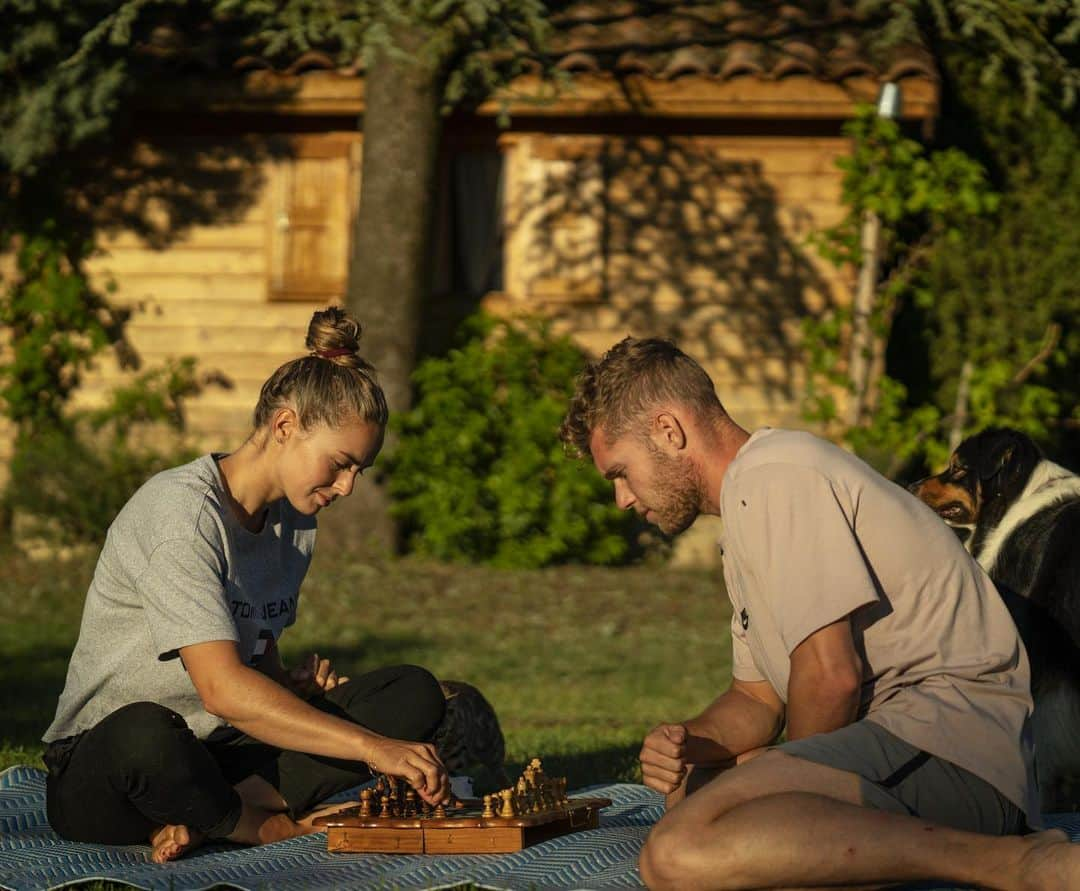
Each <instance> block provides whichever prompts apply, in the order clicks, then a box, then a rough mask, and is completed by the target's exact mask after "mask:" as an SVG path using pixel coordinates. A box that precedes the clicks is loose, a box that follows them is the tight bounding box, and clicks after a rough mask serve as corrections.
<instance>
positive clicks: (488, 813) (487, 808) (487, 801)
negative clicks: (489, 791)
mask: <svg viewBox="0 0 1080 891" xmlns="http://www.w3.org/2000/svg"><path fill="white" fill-rule="evenodd" d="M480 816H481V817H494V816H495V811H494V810H493V809H492V807H491V796H490V795H485V796H484V810H483V812H482V813H481V814H480Z"/></svg>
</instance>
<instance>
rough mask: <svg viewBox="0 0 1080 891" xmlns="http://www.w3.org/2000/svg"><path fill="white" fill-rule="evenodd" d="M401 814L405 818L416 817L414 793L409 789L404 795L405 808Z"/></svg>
mask: <svg viewBox="0 0 1080 891" xmlns="http://www.w3.org/2000/svg"><path fill="white" fill-rule="evenodd" d="M403 814H404V816H406V817H415V816H416V793H415V792H414V791H413V790H412V789H409V790H408V791H406V793H405V807H404V810H403Z"/></svg>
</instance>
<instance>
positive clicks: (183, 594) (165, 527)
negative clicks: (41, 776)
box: [43, 455, 315, 743]
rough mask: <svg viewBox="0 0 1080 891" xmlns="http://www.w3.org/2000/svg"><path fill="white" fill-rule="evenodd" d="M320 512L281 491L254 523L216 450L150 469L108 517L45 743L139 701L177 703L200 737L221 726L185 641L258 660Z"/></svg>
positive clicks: (301, 570) (289, 615) (296, 584)
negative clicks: (224, 643)
mask: <svg viewBox="0 0 1080 891" xmlns="http://www.w3.org/2000/svg"><path fill="white" fill-rule="evenodd" d="M314 545H315V518H314V517H308V516H304V515H303V514H300V513H298V512H297V511H296V509H295V508H293V507H292V505H291V504H289V502H288V501H287V500H286V499H284V498H281V499H279V500H278V501H275V502H274V503H273V504H271V505H270V507H269V508H268V511H267V516H266V521H265V523H264V524H263V528H262V530H261V531H260V532H258V533H253V532H249V531H248V530H247V529H245V528H244V527H243V526H241V525H240V523H239V521H238V520H237V519H236V518H235V517H234V515H233V513H232V511H231V510H230V508H229V502H228V497H227V496H226V492H225V486H224V483H223V481H222V477H221V471H220V470H219V468H218V466H217V461H216V460H215V456H213V455H204V456H202V457H201V458H198V459H197V460H195V461H192V462H191V463H190V464H185V465H183V466H181V467H175V468H172V469H171V470H166V471H164V472H162V473H159V474H157V475H156V476H154V477H152V478H151V479H150V480H148V481H147V482H146V483H145V484H144V485H143V486H142V487H141V488H140V489H139V490H138V491H137V492H136V493H135V494H134V495H133V496H132V498H131V500H130V501H128V503H127V504H126V505H125V506H124V508H123V510H121V511H120V513H119V514H118V515H117V517H116V519H115V520H114V521H113V523H112V525H111V526H110V527H109V532H108V536H107V538H106V540H105V546H104V547H103V548H102V551H101V556H100V557H99V558H98V563H97V568H96V569H95V571H94V578H93V581H92V582H91V583H90V589H89V591H88V592H87V595H86V603H85V605H84V607H83V617H82V626H81V628H80V630H79V639H78V642H77V643H76V645H75V651H74V653H73V654H72V656H71V662H70V664H69V665H68V673H67V680H66V682H65V684H64V691H63V693H62V694H61V695H60V702H59V705H58V706H57V709H56V717H55V719H54V720H53V723H52V725H51V726H50V727H49V729H48V730H47V731H46V733H45V736H44V737H43V739H44V741H45V742H46V743H48V742H52V741H54V740H58V739H63V738H65V737H69V736H74V735H75V734H77V733H81V732H82V731H84V730H89V729H90V728H91V727H93V726H94V725H95V724H97V723H98V722H99V721H100V720H101V719H102V718H104V717H106V716H107V715H109V714H111V713H112V712H114V711H116V710H117V709H118V708H121V707H122V706H125V705H128V704H130V703H133V702H141V701H149V702H156V703H158V704H159V705H163V706H165V707H166V708H170V709H172V710H173V711H175V712H177V713H178V714H180V715H181V716H182V717H183V718H184V720H185V721H187V723H188V726H189V727H190V728H191V729H192V730H193V731H194V733H195V735H196V736H197V737H199V738H200V739H205V738H206V737H207V736H209V735H210V734H211V733H212V732H214V731H215V730H217V729H218V728H220V727H222V726H223V725H224V722H223V721H222V720H221V719H220V718H218V717H215V716H214V715H211V714H209V713H208V712H207V711H206V710H205V709H204V708H203V706H202V702H201V700H200V699H199V696H198V694H197V693H196V691H195V687H194V685H193V684H192V682H191V680H190V679H189V678H188V675H187V671H186V670H185V669H184V665H183V662H182V660H181V659H180V658H179V651H180V649H181V648H182V647H186V646H191V645H193V644H198V643H205V642H207V641H212V640H231V641H235V642H236V645H237V648H238V651H239V654H240V658H241V660H242V661H243V662H245V663H246V664H249V665H250V664H254V663H255V662H256V661H257V660H258V658H259V657H260V656H261V655H262V654H263V653H264V652H266V649H267V646H268V643H269V641H271V640H277V639H278V637H280V635H281V632H282V631H283V630H284V629H285V628H287V627H288V626H289V625H291V624H292V623H293V622H294V621H295V620H296V607H297V601H298V599H299V594H300V583H301V582H302V581H303V578H304V575H305V573H306V572H307V568H308V565H309V563H310V562H311V552H312V548H313V547H314Z"/></svg>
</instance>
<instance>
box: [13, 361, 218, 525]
mask: <svg viewBox="0 0 1080 891" xmlns="http://www.w3.org/2000/svg"><path fill="white" fill-rule="evenodd" d="M211 381H213V382H217V383H220V381H216V380H215V379H214V378H213V376H210V377H206V378H205V379H204V380H202V381H200V380H199V379H198V378H197V377H196V373H195V362H194V360H193V359H190V358H186V359H179V360H172V361H170V362H168V363H166V364H165V365H163V366H161V367H159V368H155V369H152V370H150V371H147V372H144V373H143V374H141V375H139V376H138V377H136V378H135V379H134V381H133V382H132V383H130V384H129V385H127V386H124V387H118V388H116V389H114V390H113V391H112V393H111V395H110V401H109V402H108V403H106V404H105V405H104V406H102V407H101V408H98V409H95V410H93V411H82V412H72V413H69V414H68V415H67V416H65V417H64V418H63V419H61V420H60V421H57V422H55V423H53V424H50V425H43V426H42V427H41V428H39V429H37V430H35V431H34V432H33V433H31V434H24V435H22V436H20V437H19V438H18V439H17V441H16V443H15V452H14V455H13V457H12V459H11V479H10V481H9V483H8V485H7V488H6V489H5V491H4V496H3V501H4V504H5V506H6V507H7V508H8V509H9V510H13V511H15V512H17V513H19V514H20V515H22V516H24V517H25V519H26V524H27V525H26V529H27V531H28V532H29V533H30V534H31V535H38V536H41V537H43V538H46V539H48V540H49V541H51V542H53V543H56V544H61V545H75V544H99V543H100V542H102V541H104V539H105V533H106V532H107V531H108V528H109V525H110V524H111V523H112V521H113V519H114V518H115V517H116V515H117V514H118V513H119V512H120V509H121V508H122V507H123V506H124V504H126V503H127V500H128V499H129V498H130V497H131V496H132V494H134V492H135V490H136V489H137V488H138V487H139V486H141V485H142V484H143V483H144V482H145V481H146V480H147V479H149V478H150V477H151V476H153V475H154V474H155V473H157V472H159V471H161V470H164V469H166V468H168V467H175V466H176V465H178V464H183V463H185V462H187V461H190V460H192V459H193V458H195V457H196V455H197V454H198V452H197V451H196V450H194V449H192V448H190V447H188V446H187V445H186V444H185V443H184V440H183V438H182V436H181V433H182V430H183V428H184V417H183V401H184V399H186V398H187V397H189V396H192V395H194V394H196V393H198V392H200V390H201V389H202V387H203V386H204V384H205V383H207V382H211Z"/></svg>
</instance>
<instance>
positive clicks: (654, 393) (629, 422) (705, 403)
mask: <svg viewBox="0 0 1080 891" xmlns="http://www.w3.org/2000/svg"><path fill="white" fill-rule="evenodd" d="M660 405H670V406H675V405H682V406H686V407H688V408H690V409H691V410H692V411H694V412H695V413H697V414H698V415H699V416H700V417H702V418H707V419H714V418H719V417H725V416H726V413H725V412H724V406H723V405H722V404H721V403H720V399H719V398H718V397H717V395H716V388H715V387H714V386H713V382H712V379H711V378H710V377H709V375H708V374H707V373H706V371H705V369H704V368H702V367H701V366H700V365H699V364H698V363H697V362H695V361H694V360H693V359H691V358H690V357H689V356H688V355H686V353H684V352H683V351H682V350H680V349H679V348H678V347H677V346H675V344H674V343H672V342H671V341H670V340H663V339H661V338H657V337H650V338H643V339H638V338H634V337H626V338H624V339H623V340H620V341H619V342H618V343H617V344H615V346H613V347H612V348H611V349H610V350H608V351H607V352H606V353H604V355H603V356H602V357H601V358H600V359H599V360H598V361H596V362H593V363H591V364H589V365H587V366H586V367H585V370H584V371H583V372H582V373H581V375H580V376H579V377H578V380H577V386H576V388H575V391H574V396H573V398H572V399H571V400H570V409H569V411H568V412H567V413H566V418H565V419H564V420H563V423H562V428H561V429H560V430H559V437H560V439H562V441H563V443H564V444H565V445H566V447H567V448H568V449H569V450H570V451H572V452H574V453H575V454H576V455H578V456H579V457H586V456H588V455H590V454H591V450H590V448H589V440H590V439H591V438H592V435H593V433H594V432H595V431H596V430H597V429H598V428H603V431H604V436H605V439H607V440H608V441H609V442H612V441H614V440H616V439H618V438H619V437H621V436H622V435H623V434H624V433H626V432H627V431H628V430H630V429H631V428H632V427H633V426H634V424H635V423H636V422H640V421H641V419H642V416H643V415H645V414H646V413H647V412H649V411H650V410H651V409H654V408H656V407H657V406H660ZM641 433H642V435H643V436H644V435H647V434H648V430H647V429H646V428H644V427H643V428H642V430H641Z"/></svg>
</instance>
